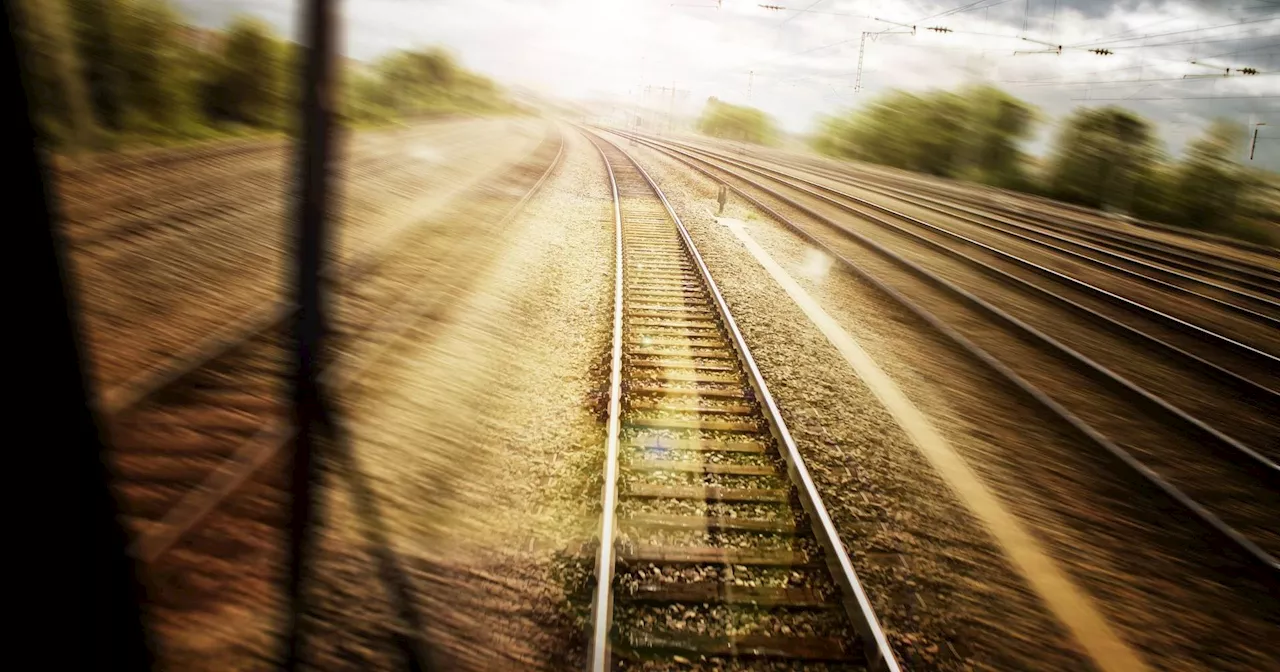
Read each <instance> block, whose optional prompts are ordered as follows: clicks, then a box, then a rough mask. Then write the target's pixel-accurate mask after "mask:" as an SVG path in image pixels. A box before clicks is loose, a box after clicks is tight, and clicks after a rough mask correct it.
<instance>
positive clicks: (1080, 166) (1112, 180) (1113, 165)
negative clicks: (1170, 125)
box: [1049, 107, 1157, 210]
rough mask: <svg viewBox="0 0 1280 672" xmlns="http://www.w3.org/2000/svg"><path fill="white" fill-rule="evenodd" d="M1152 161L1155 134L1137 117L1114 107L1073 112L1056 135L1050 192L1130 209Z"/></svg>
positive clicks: (1096, 205)
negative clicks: (1136, 191)
mask: <svg viewBox="0 0 1280 672" xmlns="http://www.w3.org/2000/svg"><path fill="white" fill-rule="evenodd" d="M1156 159H1157V154H1156V150H1155V138H1154V137H1153V135H1152V133H1151V127H1150V125H1149V124H1148V123H1147V122H1146V121H1145V120H1143V119H1142V118H1141V117H1139V116H1137V115H1136V114H1134V113H1133V112H1130V111H1129V110H1125V109H1121V108H1118V107H1104V108H1097V109H1082V110H1078V111H1077V112H1076V113H1075V114H1073V115H1072V116H1071V117H1070V118H1069V119H1068V120H1067V121H1066V123H1065V125H1064V126H1063V128H1062V131H1061V132H1060V134H1059V135H1058V140H1057V144H1056V147H1055V149H1054V154H1053V159H1052V165H1051V168H1050V178H1049V180H1050V183H1051V185H1052V193H1053V195H1054V196H1055V197H1057V198H1060V199H1062V200H1064V201H1071V202H1073V203H1080V204H1082V205H1087V206H1090V207H1094V208H1103V207H1109V208H1117V209H1121V210H1129V209H1130V208H1131V206H1132V200H1133V198H1134V193H1135V190H1137V189H1139V188H1140V187H1141V186H1142V185H1143V183H1144V182H1146V181H1148V179H1149V178H1150V177H1151V175H1152V171H1153V169H1154V167H1155V163H1156Z"/></svg>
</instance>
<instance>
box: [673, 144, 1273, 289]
mask: <svg viewBox="0 0 1280 672" xmlns="http://www.w3.org/2000/svg"><path fill="white" fill-rule="evenodd" d="M682 144H686V145H688V143H682ZM690 146H691V145H690ZM793 165H794V166H796V167H800V168H801V169H806V170H819V171H827V172H834V173H836V174H839V175H845V177H846V178H847V179H852V180H870V181H877V182H887V181H889V180H891V178H890V177H887V176H882V175H874V176H869V175H859V176H856V177H855V176H853V175H851V174H846V173H842V172H841V171H838V170H836V169H833V168H831V167H829V166H825V165H821V164H817V163H810V162H807V161H805V160H797V161H794V162H793ZM850 170H857V169H856V168H850ZM906 179H907V180H908V181H910V182H912V183H913V184H916V185H918V186H919V187H920V189H921V190H922V191H925V192H932V193H934V194H939V195H943V196H946V197H948V198H952V199H957V200H965V201H968V202H970V203H973V204H976V205H979V206H982V207H989V208H995V209H997V210H1001V211H1003V212H1005V213H1008V214H1013V215H1019V216H1024V217H1032V218H1036V219H1042V221H1043V222H1044V223H1045V224H1047V225H1051V226H1054V225H1056V226H1061V227H1062V228H1065V229H1067V230H1070V231H1075V232H1077V233H1080V234H1082V235H1087V236H1094V237H1095V238H1102V239H1104V240H1110V241H1112V242H1114V243H1116V244H1118V245H1131V246H1134V247H1138V248H1140V249H1145V250H1148V251H1150V252H1151V253H1152V254H1154V255H1159V254H1165V255H1170V256H1173V257H1180V258H1182V259H1185V260H1189V261H1186V262H1182V263H1187V264H1189V267H1190V268H1192V269H1197V268H1203V267H1196V266H1195V263H1207V264H1210V265H1215V266H1217V267H1218V268H1220V269H1223V270H1225V271H1235V272H1242V273H1245V274H1253V275H1258V274H1261V275H1263V276H1267V275H1271V276H1272V279H1274V274H1275V270H1274V269H1272V268H1269V267H1266V266H1260V265H1258V264H1255V263H1253V262H1250V261H1248V260H1244V259H1238V260H1237V259H1233V260H1230V261H1226V260H1222V259H1215V258H1212V257H1207V256H1205V255H1203V254H1201V253H1199V252H1197V251H1195V250H1193V249H1190V248H1187V247H1185V246H1182V245H1178V244H1175V243H1164V242H1160V241H1156V240H1149V239H1136V238H1133V237H1131V236H1126V235H1124V234H1121V233H1117V232H1112V231H1108V230H1107V229H1104V228H1102V227H1101V226H1099V225H1098V223H1096V222H1091V221H1089V220H1087V219H1082V218H1079V217H1076V218H1072V219H1065V218H1067V217H1071V215H1066V214H1064V215H1063V218H1064V220H1045V219H1043V218H1045V217H1048V216H1050V215H1048V214H1047V213H1044V212H1043V211H1042V212H1035V211H1033V210H1029V209H1024V208H1023V207H1021V206H1014V205H1008V204H1002V203H999V202H993V199H992V196H996V197H1001V196H1003V197H1008V198H1015V199H1022V200H1027V201H1030V202H1031V203H1032V204H1034V205H1035V206H1039V207H1040V208H1043V209H1044V210H1049V209H1058V210H1067V211H1069V212H1071V213H1074V214H1075V215H1081V216H1084V217H1093V218H1099V219H1114V217H1113V216H1109V215H1108V214H1107V213H1105V212H1102V211H1098V210H1092V209H1089V208H1086V207H1083V206H1078V205H1074V204H1071V203H1064V202H1061V201H1054V200H1052V199H1048V198H1044V197H1041V196H1036V195H1034V194H1027V193H1021V192H1010V191H1007V190H1004V189H999V188H996V187H990V186H987V185H974V186H976V187H977V188H978V189H980V190H981V191H982V192H983V193H986V194H987V197H986V198H980V197H978V196H977V195H975V194H967V193H963V192H961V191H959V190H958V189H957V188H956V187H955V186H952V185H949V184H935V183H933V182H931V181H930V180H927V179H925V178H923V177H921V176H918V175H916V176H907V177H906ZM1123 221H1125V222H1127V223H1129V224H1132V225H1134V226H1137V227H1139V228H1145V229H1149V230H1154V231H1160V232H1163V233H1168V234H1171V235H1176V236H1184V237H1188V238H1195V239H1199V240H1203V241H1208V242H1213V243H1218V244H1222V245H1227V246H1229V247H1235V248H1237V249H1239V250H1241V251H1245V252H1251V253H1254V254H1264V255H1267V256H1271V257H1277V256H1280V250H1277V249H1276V248H1274V247H1269V246H1265V245H1258V244H1255V243H1249V242H1247V241H1242V240H1239V239H1236V238H1230V237H1227V236H1220V235H1216V234H1211V233H1205V232H1202V231H1195V230H1192V229H1185V228H1178V227H1173V226H1168V225H1164V224H1157V223H1154V222H1146V221H1143V220H1137V219H1132V218H1126V219H1124V220H1123ZM1272 289H1273V291H1274V288H1272Z"/></svg>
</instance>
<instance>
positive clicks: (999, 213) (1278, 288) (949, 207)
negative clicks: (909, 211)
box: [781, 164, 1280, 327]
mask: <svg viewBox="0 0 1280 672" xmlns="http://www.w3.org/2000/svg"><path fill="white" fill-rule="evenodd" d="M781 165H787V164H781ZM800 170H804V171H805V172H807V173H809V174H811V175H815V176H818V177H820V178H823V179H827V180H830V181H831V183H833V184H836V185H844V186H848V187H853V188H858V189H861V190H865V191H868V192H871V193H876V194H880V195H883V196H888V197H891V198H893V199H895V200H898V201H901V202H904V203H908V204H910V205H912V206H915V207H919V208H923V209H925V210H928V211H932V212H937V213H939V214H944V215H947V216H948V217H952V218H954V219H956V220H957V221H961V222H965V223H967V224H971V225H973V226H975V227H979V228H982V229H985V230H987V231H991V232H999V233H1001V234H1003V235H1004V236H1006V237H1008V238H1009V239H1013V240H1021V241H1026V242H1028V243H1031V244H1034V245H1037V246H1040V247H1042V248H1044V249H1046V250H1051V251H1053V252H1055V253H1057V254H1059V255H1061V256H1063V257H1069V258H1071V259H1073V260H1078V261H1080V262H1082V263H1085V264H1087V265H1089V266H1091V267H1093V268H1097V269H1100V270H1105V271H1108V272H1110V273H1114V274H1115V275H1117V276H1120V277H1125V278H1133V279H1137V280H1140V281H1142V282H1144V283H1146V284H1148V285H1150V286H1153V287H1157V288H1159V289H1161V290H1165V291H1169V292H1172V293H1175V294H1182V295H1185V296H1186V297H1188V298H1190V299H1195V300H1198V301H1202V302H1206V303H1211V304H1214V306H1215V307H1217V308H1220V309H1225V310H1229V311H1232V312H1235V313H1237V314H1239V315H1242V316H1245V317H1248V318H1251V319H1254V320H1258V321H1260V322H1262V323H1264V324H1266V325H1267V326H1269V327H1276V326H1280V319H1278V316H1280V303H1278V302H1277V301H1276V297H1277V296H1280V274H1278V273H1275V272H1272V271H1269V270H1265V269H1252V270H1248V269H1243V270H1242V269H1235V268H1234V266H1231V265H1229V264H1230V262H1227V261H1225V260H1222V259H1215V258H1212V257H1208V256H1207V255H1198V256H1196V257H1194V259H1195V262H1194V263H1193V262H1192V261H1190V260H1189V259H1186V258H1181V259H1180V258H1178V257H1176V256H1175V255H1173V254H1166V253H1162V252H1158V251H1152V250H1151V249H1149V248H1150V246H1149V245H1148V244H1147V243H1146V242H1145V241H1142V240H1141V239H1138V238H1136V237H1134V236H1125V235H1123V234H1120V233H1115V232H1109V231H1097V230H1094V228H1091V227H1085V226H1073V225H1070V224H1065V223H1063V222H1061V221H1060V220H1053V219H1051V218H1049V217H1048V216H1046V215H1045V214H1044V213H1040V212H1035V211H1029V210H1025V211H1021V212H1017V213H1016V214H1015V213H1011V212H1008V210H1007V209H1004V208H1000V207H999V206H993V205H991V204H990V203H989V202H984V201H982V200H981V199H978V198H976V197H973V196H959V197H955V198H953V197H952V195H951V193H949V192H948V193H945V194H944V193H940V192H938V191H932V192H931V191H922V192H919V193H916V192H912V191H910V190H907V189H902V188H900V187H897V186H894V185H891V184H888V183H886V182H882V181H879V180H872V179H867V178H864V177H861V176H859V177H854V176H851V175H848V174H845V173H840V172H838V171H834V170H828V169H821V168H811V167H800ZM1157 249H1158V248H1157ZM1214 266H1218V267H1219V268H1214Z"/></svg>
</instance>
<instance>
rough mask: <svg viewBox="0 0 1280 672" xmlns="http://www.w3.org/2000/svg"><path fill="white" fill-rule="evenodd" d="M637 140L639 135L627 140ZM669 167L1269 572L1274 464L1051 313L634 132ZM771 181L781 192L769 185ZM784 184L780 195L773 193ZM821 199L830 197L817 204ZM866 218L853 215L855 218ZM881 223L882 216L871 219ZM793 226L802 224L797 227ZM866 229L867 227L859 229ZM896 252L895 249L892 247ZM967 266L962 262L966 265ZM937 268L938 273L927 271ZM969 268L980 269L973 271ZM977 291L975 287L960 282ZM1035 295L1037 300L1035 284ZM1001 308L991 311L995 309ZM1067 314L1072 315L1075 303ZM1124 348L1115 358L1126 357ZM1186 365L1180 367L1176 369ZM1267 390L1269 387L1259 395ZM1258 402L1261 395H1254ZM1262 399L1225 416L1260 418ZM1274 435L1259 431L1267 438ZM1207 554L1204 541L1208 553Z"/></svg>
mask: <svg viewBox="0 0 1280 672" xmlns="http://www.w3.org/2000/svg"><path fill="white" fill-rule="evenodd" d="M638 139H639V138H638ZM639 140H640V141H641V142H644V143H645V144H646V145H648V146H649V147H652V148H654V149H656V150H658V151H660V152H662V153H665V154H667V155H668V156H670V157H672V158H674V159H675V160H677V161H679V162H680V163H682V164H684V165H686V166H689V167H691V168H693V169H694V170H695V171H697V172H699V173H701V174H703V175H705V176H707V177H709V178H711V179H713V180H715V181H717V182H721V183H723V184H726V185H728V187H729V188H730V189H732V190H734V191H735V192H736V193H738V194H739V195H740V196H742V197H743V198H744V199H746V200H747V201H748V202H750V203H752V204H753V205H754V206H755V207H757V208H759V209H760V210H761V211H762V212H765V213H767V214H769V215H770V216H771V217H773V218H774V219H776V220H777V221H779V222H780V223H782V224H783V225H785V226H787V227H788V228H790V229H791V230H793V231H795V232H796V233H798V234H799V235H800V236H802V237H803V238H805V239H806V240H808V241H809V242H810V243H812V244H813V245H815V246H816V247H818V249H820V250H823V251H824V252H826V253H827V254H828V255H830V256H831V257H832V258H833V259H835V260H837V261H838V262H839V263H841V264H842V266H843V267H844V268H846V269H848V270H850V271H852V272H853V273H855V274H857V275H858V276H859V277H862V278H863V279H864V280H867V281H868V282H870V283H871V284H872V285H874V286H876V287H877V288H879V289H880V290H881V291H882V292H884V293H886V294H887V295H889V296H890V297H891V298H892V299H893V300H894V301H895V302H897V303H899V304H900V305H903V306H904V307H906V308H908V310H910V311H911V312H913V313H915V314H916V315H918V316H920V317H921V318H922V319H924V320H925V321H926V322H927V323H929V324H930V325H932V326H933V327H935V328H936V329H938V330H939V331H940V332H942V333H943V334H944V335H946V336H948V337H949V338H950V339H951V340H952V341H953V342H954V343H956V344H957V345H959V346H960V347H962V348H963V349H964V350H965V351H967V352H968V353H969V354H970V355H972V356H974V357H976V358H977V359H979V360H980V361H983V362H984V363H985V364H987V365H988V366H989V367H990V368H992V369H993V370H994V371H995V372H996V373H998V374H999V375H1000V376H1002V377H1003V378H1004V379H1006V380H1007V381H1009V382H1010V383H1011V384H1012V385H1014V386H1015V387H1016V388H1018V389H1021V390H1023V391H1024V392H1025V393H1027V394H1028V395H1029V396H1031V397H1032V398H1034V399H1035V400H1036V401H1037V402H1038V403H1039V404H1041V405H1042V406H1043V407H1045V408H1046V409H1048V410H1050V411H1051V412H1052V413H1054V414H1055V415H1056V416H1058V417H1059V418H1061V419H1062V420H1063V421H1064V422H1065V423H1067V425H1068V426H1070V427H1072V428H1073V429H1074V430H1075V431H1076V432H1077V433H1078V434H1079V435H1080V436H1081V437H1082V438H1084V439H1085V440H1086V441H1088V442H1089V443H1091V444H1093V445H1095V446H1097V447H1099V448H1101V449H1103V450H1104V451H1106V453H1107V454H1109V455H1110V456H1112V457H1113V458H1115V459H1116V460H1118V462H1119V463H1120V464H1122V465H1124V466H1125V467H1126V468H1127V469H1128V470H1129V473H1131V474H1132V475H1133V476H1136V477H1137V479H1138V482H1141V483H1144V484H1145V485H1147V486H1151V487H1154V489H1155V490H1156V491H1158V492H1159V493H1161V494H1162V495H1163V496H1164V497H1165V498H1166V499H1167V500H1170V501H1172V502H1174V503H1175V504H1176V505H1177V506H1178V507H1179V509H1180V510H1181V511H1183V512H1184V513H1188V514H1190V515H1191V516H1193V518H1194V520H1196V521H1198V522H1199V523H1200V524H1202V525H1204V526H1206V527H1207V528H1208V529H1210V530H1212V531H1214V532H1215V533H1216V534H1217V535H1218V538H1219V539H1220V540H1221V541H1224V542H1226V544H1225V546H1224V548H1225V549H1226V551H1227V552H1228V553H1229V554H1231V556H1232V557H1234V558H1237V559H1238V560H1242V561H1244V563H1245V565H1247V566H1250V567H1252V568H1253V569H1255V570H1257V571H1258V572H1259V573H1260V574H1261V575H1262V576H1263V577H1265V580H1267V581H1270V582H1274V581H1275V580H1276V579H1277V577H1278V576H1280V563H1278V562H1277V560H1276V555H1277V552H1280V529H1277V527H1276V521H1275V518H1274V515H1273V512H1274V511H1275V510H1277V508H1276V507H1280V498H1278V495H1277V492H1278V490H1277V488H1276V484H1277V470H1276V464H1275V461H1274V460H1273V459H1271V458H1269V457H1267V455H1263V454H1261V453H1260V452H1259V451H1257V450H1254V449H1252V448H1250V447H1249V446H1245V445H1243V444H1241V443H1240V442H1239V441H1236V440H1234V439H1232V438H1231V437H1229V436H1226V435H1225V434H1223V433H1222V432H1219V431H1216V430H1213V429H1212V427H1210V426H1209V425H1208V424H1207V423H1205V422H1204V421H1203V420H1201V419H1199V418H1196V417H1194V416H1191V415H1190V414H1187V413H1185V412H1181V413H1179V412H1176V411H1177V410H1180V409H1177V407H1176V406H1174V405H1173V404H1171V403H1169V402H1168V401H1167V400H1165V399H1164V398H1163V397H1161V396H1158V395H1156V394H1153V393H1151V392H1150V391H1148V390H1146V389H1144V388H1142V387H1140V386H1138V385H1136V384H1134V383H1133V382H1132V381H1131V380H1130V379H1128V378H1125V377H1124V376H1121V375H1118V374H1116V373H1115V372H1114V371H1112V370H1111V369H1109V368H1107V367H1106V366H1104V365H1102V364H1100V363H1099V362H1098V361H1095V360H1093V359H1090V358H1089V357H1087V356H1085V355H1083V354H1081V353H1080V352H1079V351H1077V350H1075V349H1073V348H1072V347H1071V346H1070V345H1068V344H1067V343H1064V342H1062V341H1061V340H1059V338H1056V337H1055V336H1057V335H1058V333H1059V332H1058V331H1053V332H1052V333H1053V334H1054V335H1053V336H1051V335H1050V333H1049V331H1048V330H1050V329H1054V328H1055V327H1061V326H1062V323H1061V322H1060V321H1057V320H1062V319H1064V318H1062V317H1060V316H1059V317H1056V318H1055V320H1051V321H1049V322H1048V323H1047V324H1046V325H1045V326H1043V327H1040V328H1037V326H1035V325H1034V324H1032V323H1029V321H1028V319H1026V318H1023V319H1020V318H1019V317H1018V316H1017V315H1018V314H1025V313H1019V311H1018V310H1017V309H1016V307H1015V306H1012V305H1009V304H1008V303H1007V302H1006V301H1004V300H1000V299H999V298H997V299H994V301H995V303H993V301H992V300H988V299H990V298H991V295H994V296H996V297H999V296H1000V292H1001V291H1010V289H1011V288H1007V287H1005V288H1001V287H997V286H995V285H1001V284H1004V283H1005V282H1007V281H1008V280H1009V278H1008V277H1005V276H1001V277H1002V280H1001V281H998V282H996V283H994V284H993V283H992V282H991V281H990V280H987V281H986V282H985V284H971V283H972V278H973V277H976V276H974V274H973V271H972V270H970V271H965V273H967V276H966V277H969V278H970V280H968V281H966V280H961V279H960V278H961V276H963V275H964V274H965V273H961V272H959V270H960V269H959V268H958V267H955V266H952V267H951V268H950V269H943V268H942V266H941V265H940V264H938V263H936V262H931V259H932V258H933V257H936V252H937V251H939V250H940V248H939V247H938V246H937V245H936V244H933V243H936V241H932V240H928V239H920V240H917V241H916V246H915V249H907V248H904V247H903V245H904V243H902V241H901V240H899V239H898V238H895V239H894V240H895V241H897V243H896V244H895V245H893V246H892V247H891V246H889V245H886V244H885V243H884V242H881V241H884V240H885V239H884V238H881V237H879V236H872V235H864V234H863V233H861V232H858V231H854V230H852V229H850V228H849V227H847V226H846V225H844V224H843V223H842V222H841V221H840V220H841V219H845V218H847V216H848V212H849V211H840V215H843V217H841V216H840V215H835V214H832V211H831V209H830V208H829V207H828V208H822V207H821V206H820V205H819V202H820V201H821V199H819V198H817V197H816V196H815V195H814V194H811V193H804V192H795V191H790V190H787V188H786V184H787V182H785V181H782V180H775V181H772V182H768V183H767V184H766V181H767V180H765V179H762V178H764V175H760V174H750V173H748V172H747V171H745V170H742V169H740V168H737V167H735V166H734V165H733V164H732V162H729V161H719V162H717V161H715V160H712V159H709V158H706V157H703V156H698V155H694V154H691V153H688V152H683V151H682V150H680V149H678V148H672V147H669V146H666V145H665V144H663V143H656V142H652V141H649V140H646V139H639ZM779 187H781V189H779ZM784 191H786V193H783V192H784ZM826 205H828V206H829V205H830V203H827V204H826ZM860 216H862V217H867V215H865V214H860ZM872 221H874V222H875V223H877V224H883V225H884V226H885V227H886V228H889V223H887V222H881V221H879V220H876V219H872ZM801 222H804V223H801ZM869 233H870V232H868V234H869ZM898 250H900V251H898ZM971 266H972V265H971ZM939 269H941V270H942V272H941V273H939V272H935V271H936V270H939ZM979 273H980V274H981V272H980V271H979ZM977 286H982V287H986V288H987V289H988V290H989V291H988V292H975V291H973V290H972V289H970V288H971V287H977ZM1038 298H1039V299H1043V298H1045V296H1044V293H1043V292H1040V293H1039V296H1038ZM1002 305H1004V306H1007V307H1005V308H1002V307H1001V306H1002ZM1076 312H1079V311H1076ZM1132 353H1133V351H1132V350H1127V351H1124V352H1123V353H1122V355H1121V357H1129V356H1136V355H1134V354H1132ZM1188 366H1190V365H1188ZM1273 398H1274V393H1271V397H1269V399H1273ZM1264 401H1265V400H1264ZM1264 409H1265V407H1262V406H1261V405H1260V408H1259V409H1257V411H1255V412H1256V413H1257V415H1253V413H1254V412H1249V411H1247V410H1246V411H1245V412H1241V413H1237V415H1236V416H1234V417H1254V418H1255V420H1256V419H1257V418H1259V417H1260V418H1261V419H1262V421H1263V422H1269V423H1274V422H1275V420H1274V418H1268V417H1267V416H1266V414H1265V412H1264ZM1276 435H1277V434H1276V433H1275V432H1274V431H1272V432H1271V433H1270V434H1260V436H1261V437H1263V438H1264V439H1265V437H1267V436H1270V437H1271V438H1274V437H1275V436H1276ZM1214 550H1215V551H1216V549H1214Z"/></svg>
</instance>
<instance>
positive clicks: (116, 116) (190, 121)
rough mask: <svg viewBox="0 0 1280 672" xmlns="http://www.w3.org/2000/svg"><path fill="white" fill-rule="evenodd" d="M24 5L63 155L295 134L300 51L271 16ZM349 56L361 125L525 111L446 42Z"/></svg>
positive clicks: (74, 1) (113, 3)
mask: <svg viewBox="0 0 1280 672" xmlns="http://www.w3.org/2000/svg"><path fill="white" fill-rule="evenodd" d="M13 6H14V10H15V11H14V18H15V23H16V30H15V37H16V38H17V39H18V44H19V45H20V48H21V54H22V61H23V64H24V66H25V69H26V76H27V89H28V92H29V96H30V98H31V104H32V107H33V110H32V111H33V115H34V118H35V120H36V123H37V125H38V126H39V128H40V131H41V133H42V134H43V136H44V137H45V138H46V139H47V141H48V142H49V143H50V144H51V145H52V146H54V147H55V148H57V149H58V150H59V151H64V152H74V151H78V150H104V149H115V148H119V147H123V146H130V145H139V144H170V143H173V142H182V141H187V140H194V139H204V138H213V137H219V136H226V135H239V134H245V133H273V132H280V131H287V130H288V127H289V124H291V123H292V121H293V119H294V117H295V114H294V113H293V108H294V106H295V103H296V101H297V90H296V89H297V84H296V82H297V79H298V77H297V67H298V66H300V56H301V50H300V48H299V47H298V46H297V45H296V44H293V43H291V42H288V41H285V40H283V39H282V38H281V37H280V36H279V35H277V34H276V33H275V32H274V31H273V30H272V28H271V26H270V25H268V24H266V23H265V22H262V21H259V20H256V19H252V18H247V17H239V18H236V19H234V20H233V21H232V22H231V23H230V24H229V25H228V26H226V27H225V28H224V29H222V30H206V29H202V28H197V27H194V26H192V25H189V24H187V23H186V22H185V20H184V18H183V17H182V15H181V14H180V13H179V12H178V11H177V10H176V9H175V8H174V6H173V5H172V4H171V3H170V2H169V1H168V0H16V1H15V3H13ZM339 61H340V63H339V66H338V70H339V73H338V77H339V80H340V84H341V86H340V91H341V93H340V100H339V110H340V113H341V114H342V116H343V117H344V118H346V119H347V120H348V121H350V122H353V123H357V124H379V123H387V122H392V121H395V120H397V119H400V118H403V117H406V116H410V115H422V114H431V113H443V112H454V111H478V112H499V111H509V110H512V109H514V108H513V106H512V105H511V104H510V103H509V102H508V101H507V99H506V96H505V94H504V92H503V91H502V90H501V89H500V88H499V87H498V86H497V85H496V84H494V83H493V82H492V81H490V80H488V79H486V78H484V77H481V76H479V75H477V74H475V73H472V72H469V71H467V70H465V69H464V68H462V67H461V66H459V65H458V64H457V63H456V62H455V61H454V60H453V58H452V57H450V56H449V55H448V54H446V53H444V52H443V51H440V50H439V49H427V50H420V51H401V52H396V53H394V54H391V55H389V56H386V57H384V58H383V59H381V60H380V61H378V62H377V63H375V64H373V65H372V66H363V65H362V64H359V63H356V62H354V61H348V60H345V59H339Z"/></svg>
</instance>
